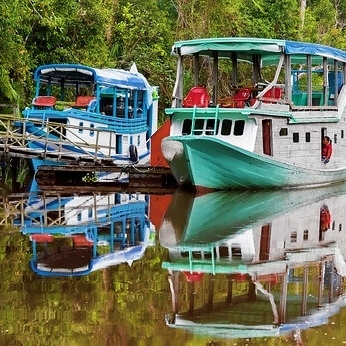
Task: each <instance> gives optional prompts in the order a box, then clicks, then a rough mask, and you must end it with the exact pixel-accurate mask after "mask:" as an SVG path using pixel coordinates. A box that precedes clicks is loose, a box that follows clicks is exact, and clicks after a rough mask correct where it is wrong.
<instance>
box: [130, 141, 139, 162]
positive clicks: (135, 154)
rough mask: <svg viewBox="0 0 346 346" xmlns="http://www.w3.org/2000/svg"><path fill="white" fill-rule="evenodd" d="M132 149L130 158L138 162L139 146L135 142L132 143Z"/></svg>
mask: <svg viewBox="0 0 346 346" xmlns="http://www.w3.org/2000/svg"><path fill="white" fill-rule="evenodd" d="M129 151H130V160H131V162H132V163H137V162H138V150H137V147H136V146H135V145H134V144H131V145H130V147H129Z"/></svg>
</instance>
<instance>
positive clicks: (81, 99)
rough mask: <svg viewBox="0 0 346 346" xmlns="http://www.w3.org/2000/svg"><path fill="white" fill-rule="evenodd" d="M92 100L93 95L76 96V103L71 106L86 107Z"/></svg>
mask: <svg viewBox="0 0 346 346" xmlns="http://www.w3.org/2000/svg"><path fill="white" fill-rule="evenodd" d="M92 100H95V96H77V98H76V103H75V104H74V105H73V107H76V108H87V107H88V106H89V103H90V102H91V101H92Z"/></svg>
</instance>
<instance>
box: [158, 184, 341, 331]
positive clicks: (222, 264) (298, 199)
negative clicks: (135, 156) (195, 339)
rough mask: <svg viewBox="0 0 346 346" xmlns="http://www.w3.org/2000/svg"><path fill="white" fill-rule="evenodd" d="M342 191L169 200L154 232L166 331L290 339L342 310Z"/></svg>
mask: <svg viewBox="0 0 346 346" xmlns="http://www.w3.org/2000/svg"><path fill="white" fill-rule="evenodd" d="M345 205H346V186H345V185H342V186H340V185H339V186H333V187H329V188H321V189H309V190H292V191H284V190H280V191H261V192H250V191H248V192H227V191H223V192H214V193H209V194H205V195H201V196H194V195H193V194H190V193H188V192H184V191H179V190H178V191H177V192H176V193H175V195H174V197H173V200H172V203H171V205H170V207H169V208H168V210H167V212H166V214H165V216H164V219H163V222H162V225H161V228H160V244H161V245H162V246H164V247H166V248H167V249H168V250H169V261H166V262H163V264H162V266H163V268H165V269H167V270H168V273H169V275H168V278H169V284H170V289H171V293H172V311H171V312H169V313H167V315H166V323H167V325H169V326H170V327H175V328H182V329H186V330H188V331H190V332H193V333H201V334H207V335H215V336H219V337H222V336H224V337H234V338H241V337H244V338H245V337H256V336H257V337H264V336H270V335H280V334H286V335H287V334H291V336H292V337H293V335H294V337H295V338H299V331H300V330H302V329H306V328H310V327H314V326H317V325H321V324H323V323H325V322H326V321H327V320H328V317H329V316H331V315H334V314H336V313H337V312H338V311H339V309H340V308H341V307H343V306H344V305H346V296H345V295H344V285H343V278H344V277H345V276H346V265H345V255H346V237H345V235H344V232H345V227H346V224H345V221H346V217H345Z"/></svg>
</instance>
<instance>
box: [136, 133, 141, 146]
mask: <svg viewBox="0 0 346 346" xmlns="http://www.w3.org/2000/svg"><path fill="white" fill-rule="evenodd" d="M140 144H141V136H140V135H138V136H137V147H139V146H140Z"/></svg>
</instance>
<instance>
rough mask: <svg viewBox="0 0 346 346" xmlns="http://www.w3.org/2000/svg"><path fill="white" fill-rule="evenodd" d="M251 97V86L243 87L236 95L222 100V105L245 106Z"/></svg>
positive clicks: (230, 106)
mask: <svg viewBox="0 0 346 346" xmlns="http://www.w3.org/2000/svg"><path fill="white" fill-rule="evenodd" d="M250 98H251V90H250V89H249V88H241V89H240V90H239V91H238V92H237V93H236V94H235V95H233V96H231V97H226V98H224V99H221V100H220V106H221V107H227V108H244V107H245V104H246V102H247V101H249V100H250Z"/></svg>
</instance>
